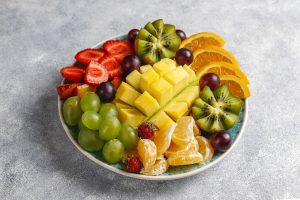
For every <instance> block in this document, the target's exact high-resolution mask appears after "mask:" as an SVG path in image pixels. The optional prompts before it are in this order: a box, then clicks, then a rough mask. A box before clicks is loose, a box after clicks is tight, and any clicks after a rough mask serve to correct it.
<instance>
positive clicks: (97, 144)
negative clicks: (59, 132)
mask: <svg viewBox="0 0 300 200" xmlns="http://www.w3.org/2000/svg"><path fill="white" fill-rule="evenodd" d="M78 143H79V145H80V146H81V147H82V148H83V149H85V150H87V151H99V150H101V149H102V147H103V145H104V141H103V140H101V139H100V138H99V135H98V132H97V131H93V130H91V129H88V128H82V129H81V130H80V131H79V135H78Z"/></svg>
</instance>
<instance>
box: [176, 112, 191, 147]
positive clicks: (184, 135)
mask: <svg viewBox="0 0 300 200" xmlns="http://www.w3.org/2000/svg"><path fill="white" fill-rule="evenodd" d="M194 124H195V120H194V118H193V117H191V116H184V117H181V118H179V119H178V120H177V126H176V128H175V130H174V132H173V135H172V142H174V143H175V144H176V145H178V146H186V145H187V144H188V143H189V142H190V141H191V139H192V138H193V137H194V131H193V126H194Z"/></svg>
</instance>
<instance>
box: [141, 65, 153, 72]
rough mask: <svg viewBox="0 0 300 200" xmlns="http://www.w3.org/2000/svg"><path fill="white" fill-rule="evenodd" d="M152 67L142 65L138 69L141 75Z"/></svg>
mask: <svg viewBox="0 0 300 200" xmlns="http://www.w3.org/2000/svg"><path fill="white" fill-rule="evenodd" d="M151 68H152V66H151V65H143V66H141V67H140V71H141V72H142V74H143V73H145V72H147V71H148V70H149V69H151Z"/></svg>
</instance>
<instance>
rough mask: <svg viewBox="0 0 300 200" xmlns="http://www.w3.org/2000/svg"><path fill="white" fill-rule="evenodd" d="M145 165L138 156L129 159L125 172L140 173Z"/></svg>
mask: <svg viewBox="0 0 300 200" xmlns="http://www.w3.org/2000/svg"><path fill="white" fill-rule="evenodd" d="M142 167H143V165H142V163H141V161H140V160H139V158H138V157H137V156H133V157H131V158H129V160H128V161H127V163H126V164H125V170H126V171H127V172H130V173H140V171H141V169H142Z"/></svg>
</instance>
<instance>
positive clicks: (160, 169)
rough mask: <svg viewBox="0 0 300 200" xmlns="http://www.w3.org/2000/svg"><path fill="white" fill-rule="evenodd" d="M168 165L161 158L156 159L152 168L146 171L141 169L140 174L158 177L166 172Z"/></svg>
mask: <svg viewBox="0 0 300 200" xmlns="http://www.w3.org/2000/svg"><path fill="white" fill-rule="evenodd" d="M168 167H169V164H168V162H167V161H166V159H165V158H164V157H163V156H162V157H161V158H157V161H156V162H155V164H154V165H153V166H151V167H150V168H148V169H145V168H143V169H142V170H141V173H142V174H144V175H147V176H158V175H160V174H163V173H165V172H166V171H167V170H168Z"/></svg>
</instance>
